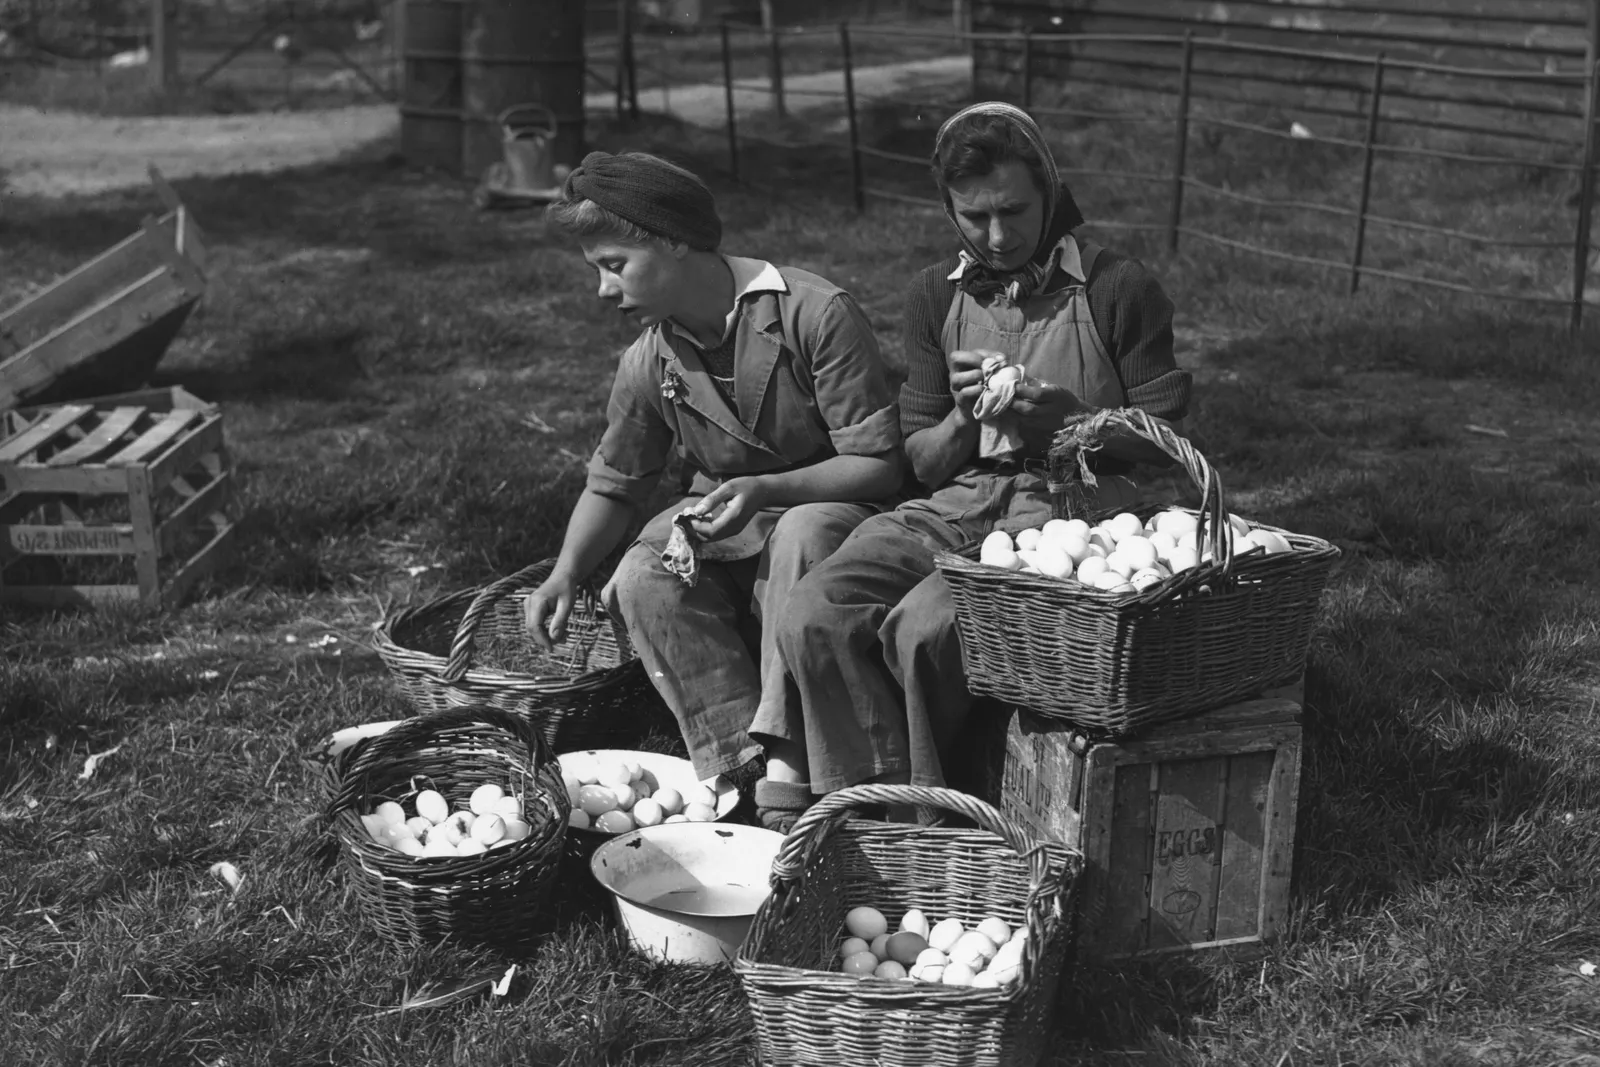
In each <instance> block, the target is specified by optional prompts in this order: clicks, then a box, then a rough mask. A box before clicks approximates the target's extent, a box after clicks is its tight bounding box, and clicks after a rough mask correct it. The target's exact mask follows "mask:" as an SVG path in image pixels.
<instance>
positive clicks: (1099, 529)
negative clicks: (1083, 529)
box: [1088, 526, 1117, 555]
mask: <svg viewBox="0 0 1600 1067" xmlns="http://www.w3.org/2000/svg"><path fill="white" fill-rule="evenodd" d="M1088 541H1089V546H1090V547H1091V548H1098V549H1100V551H1102V552H1104V553H1106V554H1107V555H1109V554H1110V553H1111V550H1112V549H1113V548H1116V547H1117V542H1116V538H1114V537H1112V536H1111V531H1110V530H1109V529H1107V528H1106V527H1104V526H1096V527H1095V528H1094V529H1092V530H1090V531H1089V537H1088Z"/></svg>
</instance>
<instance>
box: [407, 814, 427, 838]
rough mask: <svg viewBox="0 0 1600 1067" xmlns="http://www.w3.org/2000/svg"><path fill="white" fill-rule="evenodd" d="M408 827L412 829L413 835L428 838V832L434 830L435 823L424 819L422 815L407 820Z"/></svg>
mask: <svg viewBox="0 0 1600 1067" xmlns="http://www.w3.org/2000/svg"><path fill="white" fill-rule="evenodd" d="M406 825H407V826H409V827H410V828H411V833H412V834H413V835H414V836H416V837H418V838H423V837H426V836H427V834H428V831H429V830H431V829H433V822H432V821H431V820H428V819H424V818H423V817H422V816H421V815H413V816H411V818H409V819H407V820H406Z"/></svg>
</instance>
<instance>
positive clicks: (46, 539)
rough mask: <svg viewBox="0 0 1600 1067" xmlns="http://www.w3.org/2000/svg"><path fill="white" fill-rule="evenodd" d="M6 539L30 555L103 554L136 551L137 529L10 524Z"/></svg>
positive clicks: (21, 551) (14, 546)
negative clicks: (134, 544)
mask: <svg viewBox="0 0 1600 1067" xmlns="http://www.w3.org/2000/svg"><path fill="white" fill-rule="evenodd" d="M5 529H6V542H7V543H8V544H9V545H10V546H11V547H12V549H14V550H15V551H17V552H19V553H21V554H23V555H28V556H74V555H76V556H103V555H108V554H116V553H120V552H131V551H133V533H132V532H131V531H124V530H120V529H118V528H117V527H115V526H8V527H6V528H5Z"/></svg>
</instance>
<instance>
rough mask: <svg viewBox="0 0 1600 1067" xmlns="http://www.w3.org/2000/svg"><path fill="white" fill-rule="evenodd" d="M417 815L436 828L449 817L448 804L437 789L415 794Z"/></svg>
mask: <svg viewBox="0 0 1600 1067" xmlns="http://www.w3.org/2000/svg"><path fill="white" fill-rule="evenodd" d="M417 814H418V815H420V816H422V817H423V818H424V819H427V820H428V821H429V822H431V823H433V824H434V825H435V826H437V825H438V824H439V823H442V822H444V821H445V820H446V819H448V818H449V817H450V802H449V801H448V800H446V799H445V798H444V794H443V793H441V792H439V791H438V790H437V789H424V790H423V791H422V792H420V793H418V794H417Z"/></svg>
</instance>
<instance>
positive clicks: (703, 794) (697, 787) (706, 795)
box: [683, 782, 717, 808]
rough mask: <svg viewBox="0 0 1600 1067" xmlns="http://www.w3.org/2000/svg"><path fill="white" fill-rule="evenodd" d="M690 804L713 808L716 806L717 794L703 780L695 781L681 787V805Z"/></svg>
mask: <svg viewBox="0 0 1600 1067" xmlns="http://www.w3.org/2000/svg"><path fill="white" fill-rule="evenodd" d="M690 804H704V805H705V806H706V807H708V808H714V807H716V806H717V795H716V794H715V793H713V792H712V791H711V789H710V787H709V786H707V785H706V784H705V783H704V782H696V783H694V784H693V785H690V786H685V787H684V788H683V806H684V807H685V808H687V807H688V806H689V805H690Z"/></svg>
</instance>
